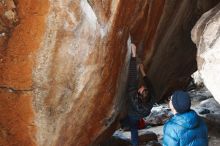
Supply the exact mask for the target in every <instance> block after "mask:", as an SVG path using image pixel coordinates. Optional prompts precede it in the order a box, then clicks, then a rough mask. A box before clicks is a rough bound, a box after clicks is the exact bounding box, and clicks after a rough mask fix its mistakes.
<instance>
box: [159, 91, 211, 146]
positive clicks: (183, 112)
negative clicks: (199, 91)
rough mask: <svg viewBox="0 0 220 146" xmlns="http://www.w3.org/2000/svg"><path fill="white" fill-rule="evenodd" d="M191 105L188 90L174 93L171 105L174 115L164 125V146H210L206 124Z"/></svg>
mask: <svg viewBox="0 0 220 146" xmlns="http://www.w3.org/2000/svg"><path fill="white" fill-rule="evenodd" d="M190 106H191V101H190V97H189V95H188V93H187V92H184V91H181V90H178V91H175V92H174V93H173V94H172V96H171V98H170V99H169V107H170V109H171V111H172V113H173V114H174V116H173V117H172V118H171V119H169V120H168V121H167V122H166V124H165V125H164V128H163V132H164V136H163V146H208V131H207V127H206V124H205V123H204V122H203V120H202V119H201V118H200V117H199V116H198V115H197V114H196V112H195V111H193V110H191V109H190Z"/></svg>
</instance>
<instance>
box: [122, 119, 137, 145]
mask: <svg viewBox="0 0 220 146" xmlns="http://www.w3.org/2000/svg"><path fill="white" fill-rule="evenodd" d="M138 121H139V117H137V116H134V115H128V116H126V117H125V118H124V119H123V120H122V121H121V122H122V125H123V126H126V127H129V128H130V130H131V143H132V145H133V146H138Z"/></svg>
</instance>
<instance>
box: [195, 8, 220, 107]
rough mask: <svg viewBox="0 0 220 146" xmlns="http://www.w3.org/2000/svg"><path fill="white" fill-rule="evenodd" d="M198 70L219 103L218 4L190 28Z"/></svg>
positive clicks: (219, 28) (219, 16)
mask: <svg viewBox="0 0 220 146" xmlns="http://www.w3.org/2000/svg"><path fill="white" fill-rule="evenodd" d="M192 40H193V42H194V43H195V44H196V46H197V48H198V51H197V63H198V71H199V73H200V76H201V78H202V79H203V82H204V84H205V85H206V87H207V88H208V89H209V91H210V92H211V93H212V94H213V96H214V97H215V99H216V100H217V101H218V102H219V103H220V91H219V85H220V77H219V72H220V62H219V61H220V48H219V47H220V4H218V5H217V6H216V7H215V8H213V9H211V10H210V11H208V12H206V13H205V14H203V15H202V17H201V18H200V19H199V21H198V22H197V23H196V25H195V26H194V28H193V30H192Z"/></svg>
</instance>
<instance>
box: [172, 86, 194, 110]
mask: <svg viewBox="0 0 220 146" xmlns="http://www.w3.org/2000/svg"><path fill="white" fill-rule="evenodd" d="M169 107H170V109H171V111H172V112H173V114H176V113H185V112H188V111H190V107H191V101H190V97H189V95H188V93H187V92H184V91H181V90H177V91H175V92H174V93H173V94H172V95H171V98H170V101H169Z"/></svg>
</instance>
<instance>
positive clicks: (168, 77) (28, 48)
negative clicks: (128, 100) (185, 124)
mask: <svg viewBox="0 0 220 146" xmlns="http://www.w3.org/2000/svg"><path fill="white" fill-rule="evenodd" d="M14 2H15V3H14ZM216 3H217V1H215V0H213V1H205V0H195V1H193V2H192V1H191V0H184V1H179V0H172V1H171V0H158V1H156V0H154V1H152V0H143V1H140V0H132V1H127V0H120V1H117V0H113V1H112V0H102V1H96V0H65V1H63V0H50V1H48V0H44V1H42V0H16V1H12V0H2V1H1V3H0V22H1V23H0V24H1V25H0V34H1V35H0V47H1V48H0V96H1V98H0V113H1V114H0V145H19V146H20V145H22V146H34V145H39V146H87V145H97V144H98V143H100V142H101V141H102V140H103V139H104V138H105V137H108V136H110V135H111V134H112V133H113V131H114V129H115V126H116V125H117V118H118V117H119V113H120V111H121V109H122V108H123V105H124V102H125V99H124V96H123V95H124V90H125V86H126V83H125V81H126V74H127V65H128V60H129V55H130V54H129V53H130V52H129V50H128V49H127V46H129V44H130V40H132V41H133V42H135V44H136V45H137V46H138V54H139V56H140V57H141V58H142V59H143V60H144V63H145V67H146V70H147V71H148V75H149V77H150V79H151V80H152V81H153V84H154V87H155V90H156V94H157V98H158V99H161V98H163V97H164V96H166V94H167V93H168V92H169V91H172V90H173V89H174V88H180V87H184V86H185V84H186V83H187V80H186V79H187V77H188V76H189V75H190V74H191V73H192V72H193V71H194V70H196V61H195V54H196V50H195V46H194V45H193V44H192V42H191V40H190V30H191V28H192V26H193V25H194V22H196V20H197V18H199V17H200V15H201V14H202V13H204V12H205V11H207V10H208V9H210V8H211V7H213V6H214V5H215V4H216ZM129 36H130V37H129ZM129 38H130V39H129Z"/></svg>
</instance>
